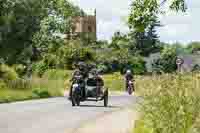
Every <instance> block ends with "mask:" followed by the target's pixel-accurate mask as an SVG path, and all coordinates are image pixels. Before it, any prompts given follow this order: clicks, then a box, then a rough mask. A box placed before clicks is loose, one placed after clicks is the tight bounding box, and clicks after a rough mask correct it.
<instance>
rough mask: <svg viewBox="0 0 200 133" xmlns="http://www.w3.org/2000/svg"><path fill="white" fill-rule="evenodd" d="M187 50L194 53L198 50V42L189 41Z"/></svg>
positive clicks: (199, 43) (199, 48)
mask: <svg viewBox="0 0 200 133" xmlns="http://www.w3.org/2000/svg"><path fill="white" fill-rule="evenodd" d="M187 50H188V51H189V52H190V53H195V52H196V51H200V42H191V43H189V44H188V46H187Z"/></svg>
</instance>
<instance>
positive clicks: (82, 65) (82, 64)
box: [78, 62, 85, 71]
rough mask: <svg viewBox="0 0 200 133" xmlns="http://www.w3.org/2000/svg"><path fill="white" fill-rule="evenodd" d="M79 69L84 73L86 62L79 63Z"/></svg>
mask: <svg viewBox="0 0 200 133" xmlns="http://www.w3.org/2000/svg"><path fill="white" fill-rule="evenodd" d="M78 68H79V70H80V71H83V70H84V68H85V63H84V62H79V63H78Z"/></svg>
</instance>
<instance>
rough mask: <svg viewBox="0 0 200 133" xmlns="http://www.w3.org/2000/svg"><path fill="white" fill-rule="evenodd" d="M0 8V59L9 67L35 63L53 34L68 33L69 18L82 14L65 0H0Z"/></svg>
mask: <svg viewBox="0 0 200 133" xmlns="http://www.w3.org/2000/svg"><path fill="white" fill-rule="evenodd" d="M41 3H42V4H41ZM0 5H1V12H0V33H1V34H0V56H1V57H3V59H4V60H5V61H6V63H8V64H10V65H12V64H17V63H20V64H23V65H27V64H30V62H32V61H35V60H38V58H39V57H40V56H41V55H40V54H41V52H44V51H45V50H47V48H48V44H49V43H51V42H54V39H55V38H56V37H55V36H54V34H53V33H68V32H69V31H70V27H71V17H72V16H76V15H81V13H83V11H82V10H80V9H79V8H78V7H75V6H74V5H72V4H71V3H70V2H68V1H67V0H20V1H18V0H13V1H10V0H3V1H1V4H0Z"/></svg>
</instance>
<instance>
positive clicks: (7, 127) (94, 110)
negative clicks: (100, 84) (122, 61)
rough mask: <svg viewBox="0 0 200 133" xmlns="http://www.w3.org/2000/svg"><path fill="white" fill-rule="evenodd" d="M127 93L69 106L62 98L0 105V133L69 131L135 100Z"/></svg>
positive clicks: (58, 132) (62, 132)
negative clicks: (106, 100) (104, 102)
mask: <svg viewBox="0 0 200 133" xmlns="http://www.w3.org/2000/svg"><path fill="white" fill-rule="evenodd" d="M136 101H137V98H136V97H134V96H128V95H125V94H124V95H119V96H111V97H109V107H107V108H105V107H103V102H97V103H96V102H83V103H81V106H80V107H72V106H71V102H70V101H68V100H67V99H66V98H51V99H43V100H33V101H26V102H17V103H11V104H1V105H0V133H73V132H74V131H76V129H77V128H79V127H81V126H82V125H83V124H85V123H87V122H88V121H92V120H95V119H97V118H100V117H103V116H104V115H109V113H112V112H115V111H119V110H121V109H123V108H126V107H128V106H130V105H132V104H134V103H136Z"/></svg>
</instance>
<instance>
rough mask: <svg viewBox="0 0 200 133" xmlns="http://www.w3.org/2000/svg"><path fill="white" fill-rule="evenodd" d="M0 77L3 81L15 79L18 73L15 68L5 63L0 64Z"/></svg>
mask: <svg viewBox="0 0 200 133" xmlns="http://www.w3.org/2000/svg"><path fill="white" fill-rule="evenodd" d="M0 79H2V80H4V81H9V80H16V79H18V75H17V73H16V72H15V70H14V69H13V68H11V67H9V66H7V65H5V64H1V65H0Z"/></svg>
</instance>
